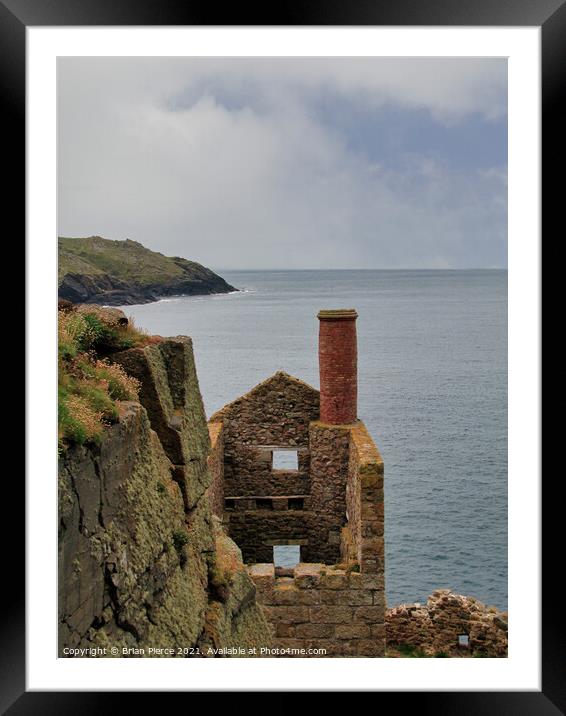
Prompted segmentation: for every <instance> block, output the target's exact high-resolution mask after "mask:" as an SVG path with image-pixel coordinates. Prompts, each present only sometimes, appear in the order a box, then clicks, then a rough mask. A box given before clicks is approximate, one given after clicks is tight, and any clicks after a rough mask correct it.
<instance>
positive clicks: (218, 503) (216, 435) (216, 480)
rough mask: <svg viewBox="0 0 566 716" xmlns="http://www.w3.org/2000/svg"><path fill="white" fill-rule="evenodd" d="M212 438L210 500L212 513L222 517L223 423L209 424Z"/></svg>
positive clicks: (209, 462) (209, 468) (209, 433)
mask: <svg viewBox="0 0 566 716" xmlns="http://www.w3.org/2000/svg"><path fill="white" fill-rule="evenodd" d="M208 435H209V437H210V453H209V455H208V470H209V472H210V477H211V483H210V487H209V488H208V490H207V492H208V498H209V501H210V508H211V510H212V512H213V513H214V514H215V515H217V516H218V517H222V514H223V512H224V426H223V424H222V423H221V422H218V423H209V424H208Z"/></svg>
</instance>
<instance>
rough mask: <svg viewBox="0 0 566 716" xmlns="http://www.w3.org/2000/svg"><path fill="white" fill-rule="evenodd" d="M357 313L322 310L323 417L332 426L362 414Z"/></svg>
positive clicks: (319, 316) (350, 421)
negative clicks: (359, 391) (360, 405)
mask: <svg viewBox="0 0 566 716" xmlns="http://www.w3.org/2000/svg"><path fill="white" fill-rule="evenodd" d="M357 317H358V314H357V312H356V311H355V310H354V309H353V308H341V309H338V310H325V311H319V313H318V318H319V321H320V325H319V334H318V361H319V366H320V420H321V421H322V422H323V423H330V424H331V425H342V424H347V423H353V422H355V421H356V419H357V417H358V345H357V338H356V318H357Z"/></svg>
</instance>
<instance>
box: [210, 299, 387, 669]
mask: <svg viewBox="0 0 566 716" xmlns="http://www.w3.org/2000/svg"><path fill="white" fill-rule="evenodd" d="M318 318H319V321H320V324H319V366H320V392H319V391H317V390H315V389H314V388H312V387H311V386H309V385H307V384H306V383H303V382H302V381H300V380H298V379H297V378H294V377H292V376H290V375H287V374H286V373H283V372H278V373H276V374H275V375H273V376H272V377H271V378H269V379H267V380H266V381H264V382H263V383H260V384H259V385H258V386H256V387H255V388H253V389H252V390H251V391H250V392H249V393H247V394H246V395H243V396H242V397H240V398H238V399H237V400H235V401H233V402H232V403H230V404H228V405H226V406H225V407H224V408H222V409H221V410H220V411H218V412H217V413H216V414H215V415H213V416H212V418H211V419H210V421H209V432H210V437H211V443H212V451H211V453H210V457H209V463H208V464H209V469H210V470H211V473H212V485H211V487H210V488H209V490H210V491H212V493H213V494H212V495H211V504H212V505H214V509H215V512H216V514H217V515H218V516H219V517H221V518H222V520H223V523H224V525H225V527H226V529H227V531H228V534H229V535H230V537H231V538H232V539H233V540H234V541H235V542H236V544H237V545H238V546H239V547H240V549H241V550H242V555H243V559H244V562H246V564H247V569H248V573H249V575H250V577H251V578H252V580H253V581H254V583H255V585H256V589H257V595H258V601H259V603H260V604H261V605H262V608H263V611H264V614H265V616H266V617H267V619H268V621H269V623H270V625H271V629H272V634H273V639H274V645H275V646H276V647H278V648H280V649H292V650H295V651H296V652H300V650H301V649H306V650H309V652H308V653H309V654H310V653H311V651H312V650H317V651H318V650H323V651H322V652H320V651H319V652H318V653H317V654H316V655H320V656H326V657H344V656H354V657H356V656H357V657H365V656H384V654H385V584H384V567H385V564H384V540H383V520H384V510H383V460H382V458H381V455H380V453H379V451H378V449H377V448H376V446H375V444H374V442H373V440H372V438H371V436H370V435H369V433H368V431H367V429H366V428H365V426H364V424H363V423H362V422H361V421H360V420H359V419H358V417H357V341H356V327H355V321H356V318H357V313H356V311H355V310H353V309H340V310H324V311H320V313H319V314H318ZM280 452H287V453H288V452H291V453H294V454H295V455H296V467H294V468H285V469H278V468H277V467H276V465H275V463H274V455H276V454H277V453H280ZM280 545H299V547H300V556H301V561H300V563H299V564H298V565H297V566H296V567H295V568H294V569H292V570H281V569H278V568H275V567H274V562H273V549H274V547H277V546H280Z"/></svg>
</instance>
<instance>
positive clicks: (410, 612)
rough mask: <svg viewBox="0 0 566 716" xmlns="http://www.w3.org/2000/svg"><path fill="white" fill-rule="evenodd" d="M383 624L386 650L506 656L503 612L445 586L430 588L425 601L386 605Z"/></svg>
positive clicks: (450, 654) (505, 629) (428, 654)
mask: <svg viewBox="0 0 566 716" xmlns="http://www.w3.org/2000/svg"><path fill="white" fill-rule="evenodd" d="M385 627H386V634H387V648H388V650H389V651H390V652H395V651H396V650H397V651H399V652H400V655H404V652H405V651H412V650H417V651H419V652H421V653H422V655H423V656H438V655H441V656H485V657H505V656H507V614H506V613H505V612H499V611H498V610H497V609H496V608H495V607H486V606H485V605H484V604H482V603H481V602H479V601H478V600H477V599H474V598H473V597H464V596H461V595H460V594H454V593H453V592H450V591H449V590H447V589H438V590H436V591H434V592H433V593H432V595H431V596H430V597H429V598H428V600H427V603H426V604H425V605H422V604H402V605H401V606H398V607H393V608H392V609H388V610H387V612H386V615H385ZM393 655H394V653H390V656H393Z"/></svg>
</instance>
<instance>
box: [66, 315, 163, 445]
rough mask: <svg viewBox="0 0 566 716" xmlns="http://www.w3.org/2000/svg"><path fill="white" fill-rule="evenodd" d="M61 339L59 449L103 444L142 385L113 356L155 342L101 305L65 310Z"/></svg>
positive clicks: (135, 397)
mask: <svg viewBox="0 0 566 716" xmlns="http://www.w3.org/2000/svg"><path fill="white" fill-rule="evenodd" d="M117 313H119V312H117ZM58 334H59V335H58V338H59V366H58V367H59V385H58V392H59V395H58V399H59V400H58V421H59V422H58V430H59V445H60V447H64V446H65V445H67V444H70V443H78V444H84V443H87V442H95V443H96V442H99V441H100V438H101V435H102V431H103V429H104V426H105V425H108V424H111V423H113V422H115V421H116V420H117V419H118V416H119V402H120V401H125V400H136V399H137V397H138V392H139V383H138V381H137V380H136V379H135V378H133V377H131V376H129V375H128V374H127V373H126V372H125V371H124V369H123V368H122V367H121V366H120V365H118V364H116V363H113V362H111V361H110V360H109V358H108V356H109V355H110V354H112V353H113V352H115V351H119V350H124V349H126V348H131V347H133V346H135V345H144V344H145V343H147V342H148V341H149V340H151V339H150V338H149V337H148V336H146V335H145V334H143V333H141V332H140V331H138V330H136V329H135V328H134V327H133V325H131V324H130V323H129V322H128V321H126V322H125V323H124V319H123V318H122V317H121V316H115V315H114V314H113V313H112V312H111V311H110V312H102V311H101V310H100V309H99V308H98V307H97V306H93V307H92V308H90V307H89V308H87V309H86V310H85V307H81V308H80V309H79V310H77V309H75V308H74V307H73V306H63V307H62V308H61V309H60V310H59V312H58Z"/></svg>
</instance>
